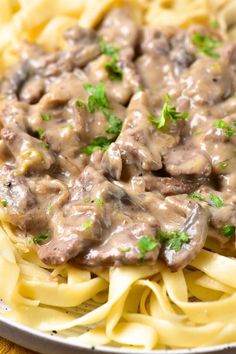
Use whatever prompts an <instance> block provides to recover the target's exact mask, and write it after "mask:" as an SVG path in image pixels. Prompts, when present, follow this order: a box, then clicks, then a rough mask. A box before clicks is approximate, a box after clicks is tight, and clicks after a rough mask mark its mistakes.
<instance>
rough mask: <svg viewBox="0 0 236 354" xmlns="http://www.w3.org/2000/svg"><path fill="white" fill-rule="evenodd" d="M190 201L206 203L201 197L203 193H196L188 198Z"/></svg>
mask: <svg viewBox="0 0 236 354" xmlns="http://www.w3.org/2000/svg"><path fill="white" fill-rule="evenodd" d="M188 197H189V198H190V199H194V200H198V201H200V202H206V199H205V198H204V197H203V196H202V195H201V193H197V192H194V193H192V194H190V195H189V196H188Z"/></svg>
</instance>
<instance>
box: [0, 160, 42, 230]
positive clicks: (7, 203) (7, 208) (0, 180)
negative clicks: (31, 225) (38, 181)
mask: <svg viewBox="0 0 236 354" xmlns="http://www.w3.org/2000/svg"><path fill="white" fill-rule="evenodd" d="M0 198H1V206H2V207H3V208H2V209H3V212H4V217H5V218H6V220H7V221H8V222H10V223H12V224H14V225H15V226H18V227H20V228H24V227H25V226H26V224H27V222H29V221H30V220H32V210H33V209H34V207H35V206H36V203H37V201H36V198H35V196H34V195H33V193H32V192H31V190H30V188H29V186H28V183H27V180H26V178H25V177H24V176H20V175H18V174H17V172H16V171H15V170H14V169H12V167H11V166H10V165H4V166H2V167H1V170H0Z"/></svg>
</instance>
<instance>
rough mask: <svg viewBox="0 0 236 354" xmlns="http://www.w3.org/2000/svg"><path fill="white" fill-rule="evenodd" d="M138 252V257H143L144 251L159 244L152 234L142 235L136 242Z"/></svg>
mask: <svg viewBox="0 0 236 354" xmlns="http://www.w3.org/2000/svg"><path fill="white" fill-rule="evenodd" d="M137 246H138V249H139V252H140V258H141V259H144V256H145V254H146V253H148V252H150V251H152V250H154V249H155V248H156V247H157V246H159V242H158V241H156V240H154V239H153V238H152V236H150V235H148V236H144V237H142V238H140V239H139V240H138V243H137Z"/></svg>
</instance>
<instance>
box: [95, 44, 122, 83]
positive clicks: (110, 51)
mask: <svg viewBox="0 0 236 354" xmlns="http://www.w3.org/2000/svg"><path fill="white" fill-rule="evenodd" d="M99 46H100V50H101V53H102V54H105V55H107V56H109V57H111V60H110V62H109V63H107V64H105V66H104V67H105V69H106V71H107V73H108V77H109V79H110V80H118V81H121V80H122V79H123V70H122V69H121V67H120V66H119V65H118V55H119V52H120V50H119V49H118V48H115V47H113V46H111V45H109V44H107V43H106V42H105V41H104V40H101V41H100V42H99Z"/></svg>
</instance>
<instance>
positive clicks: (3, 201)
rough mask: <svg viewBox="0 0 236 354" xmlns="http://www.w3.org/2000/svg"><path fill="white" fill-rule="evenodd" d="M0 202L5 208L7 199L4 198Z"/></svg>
mask: <svg viewBox="0 0 236 354" xmlns="http://www.w3.org/2000/svg"><path fill="white" fill-rule="evenodd" d="M1 204H2V206H3V207H4V208H6V207H7V206H8V201H7V200H5V199H4V200H2V201H1Z"/></svg>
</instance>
